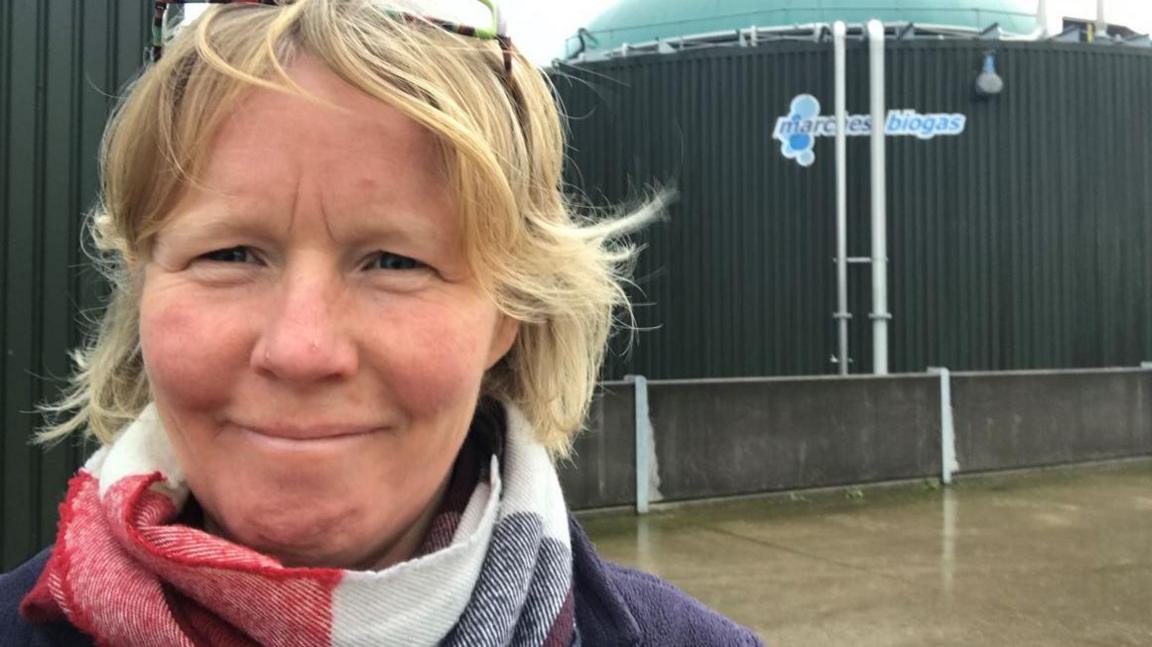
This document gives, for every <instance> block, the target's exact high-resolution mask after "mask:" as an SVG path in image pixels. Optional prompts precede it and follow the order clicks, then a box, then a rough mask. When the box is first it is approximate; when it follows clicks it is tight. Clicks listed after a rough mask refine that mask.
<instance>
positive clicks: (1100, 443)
mask: <svg viewBox="0 0 1152 647" xmlns="http://www.w3.org/2000/svg"><path fill="white" fill-rule="evenodd" d="M952 407H953V411H954V416H955V425H956V455H957V458H958V460H959V462H960V468H961V470H962V471H965V472H972V471H977V472H978V471H987V470H1002V469H1014V468H1021V467H1036V466H1042V465H1054V464H1060V463H1072V462H1077V461H1089V460H1100V459H1107V458H1120V457H1125V456H1138V455H1145V454H1152V371H1135V370H1101V371H1075V372H1071V371H1070V372H1059V373H1038V372H1022V373H961V374H958V375H955V376H954V377H953V380H952Z"/></svg>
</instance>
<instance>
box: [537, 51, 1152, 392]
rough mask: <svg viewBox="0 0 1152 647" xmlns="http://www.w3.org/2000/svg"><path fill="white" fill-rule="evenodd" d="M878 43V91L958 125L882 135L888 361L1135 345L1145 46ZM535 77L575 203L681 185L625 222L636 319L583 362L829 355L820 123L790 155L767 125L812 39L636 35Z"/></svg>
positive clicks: (730, 372)
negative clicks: (639, 219)
mask: <svg viewBox="0 0 1152 647" xmlns="http://www.w3.org/2000/svg"><path fill="white" fill-rule="evenodd" d="M987 49H994V50H996V51H997V52H998V61H999V67H998V69H999V72H1000V74H1001V75H1002V76H1003V78H1004V80H1005V83H1006V86H1005V90H1004V92H1003V94H1002V95H1000V96H998V97H996V98H993V99H990V100H987V101H983V100H978V99H976V98H974V95H973V91H972V87H973V81H974V79H975V77H976V74H977V72H978V71H979V70H980V66H981V63H982V60H983V52H984V51H985V50H987ZM887 52H888V61H887V68H886V70H887V83H888V89H887V101H888V106H889V107H890V108H914V109H916V110H918V111H920V112H921V113H928V112H944V113H948V112H962V113H965V114H966V115H967V116H968V125H967V131H966V132H965V133H964V134H963V135H961V136H959V137H939V138H936V139H933V140H930V141H918V140H916V139H915V138H910V137H899V138H892V137H890V138H888V140H887V141H888V223H889V234H888V240H889V243H888V252H889V257H890V260H891V263H890V279H889V292H890V306H891V311H892V313H893V315H894V319H893V321H892V324H891V330H890V350H891V355H890V365H891V367H892V369H893V370H895V371H922V370H924V368H925V367H927V366H931V365H939V366H948V367H951V368H953V369H991V370H995V369H1021V368H1049V367H1085V366H1115V365H1133V364H1137V363H1139V362H1140V361H1141V360H1148V359H1152V216H1150V214H1152V188H1150V180H1152V122H1150V121H1149V119H1148V107H1149V106H1152V51H1149V50H1144V49H1135V48H1122V47H1092V46H1086V45H1077V44H1070V45H1062V44H1053V43H1011V44H1010V43H997V42H988V41H983V42H980V41H972V42H958V41H953V42H946V41H936V42H895V43H889V46H888V49H887ZM848 61H849V84H848V85H849V88H848V108H849V111H850V112H851V113H867V111H868V78H867V52H866V49H865V48H864V45H863V44H862V43H852V44H850V47H849V52H848ZM554 78H555V82H556V84H557V86H558V92H559V95H560V96H561V98H562V100H563V102H564V104H565V106H566V110H567V112H568V114H569V115H570V117H571V133H572V137H571V138H572V145H573V150H572V151H571V153H570V157H571V160H572V162H573V163H572V165H571V166H570V168H571V169H572V172H571V173H570V181H571V183H572V184H573V186H575V187H576V188H577V189H579V190H581V191H582V192H584V193H585V194H586V195H587V196H588V198H589V199H590V201H591V202H593V203H595V204H605V203H613V202H617V201H620V200H623V199H627V198H629V197H630V196H631V197H635V195H636V192H637V190H638V187H643V186H644V185H645V184H648V183H651V182H653V181H664V182H668V181H672V182H675V184H676V185H677V186H678V188H679V190H680V194H681V201H680V203H679V204H677V205H675V207H674V208H672V210H671V218H670V219H669V220H668V221H667V222H664V223H660V224H657V225H655V226H654V227H652V228H651V230H650V231H649V232H648V233H647V234H646V235H644V236H642V237H641V241H642V242H644V243H645V244H646V245H647V246H648V248H647V250H646V251H645V252H644V254H643V256H642V260H641V262H640V264H639V267H638V270H637V276H638V283H639V285H640V287H641V289H642V290H643V294H642V295H638V297H637V298H638V300H639V301H640V302H641V303H644V304H645V305H642V306H640V307H638V308H637V309H636V313H637V319H638V324H639V325H640V326H641V327H643V328H645V329H647V330H646V331H645V332H641V333H639V335H638V336H637V343H636V344H635V346H634V347H633V349H632V351H631V353H630V354H628V355H620V354H617V355H615V356H614V357H612V358H611V360H610V363H609V366H608V367H607V369H606V373H607V375H606V377H611V378H618V377H621V376H623V375H624V374H626V373H637V374H643V375H647V376H649V377H652V378H699V377H730V376H753V375H780V374H820V373H829V372H834V371H835V365H834V364H832V363H831V362H830V358H832V357H833V356H834V355H835V353H836V341H835V324H834V321H833V319H832V313H833V312H834V311H835V294H836V293H835V289H836V279H835V266H834V263H833V257H834V255H835V222H834V217H835V212H834V209H835V183H834V173H835V171H834V156H833V146H832V140H831V139H830V138H828V139H824V140H821V141H819V142H818V143H817V147H816V163H815V164H814V165H813V166H812V167H810V168H801V167H799V166H798V165H797V164H796V163H795V162H793V161H791V160H786V159H784V158H783V157H782V156H781V154H780V150H779V143H778V142H777V141H774V140H773V139H772V131H773V127H774V125H775V120H776V118H777V117H779V116H782V115H784V114H786V113H787V109H788V107H789V102H790V101H791V99H792V97H794V96H795V95H797V94H800V93H804V92H808V93H812V94H814V95H816V96H817V97H818V98H819V99H820V100H821V102H822V107H823V110H822V112H824V113H828V112H830V110H831V106H832V56H831V45H830V44H807V43H791V44H775V45H762V46H761V47H758V48H727V49H713V50H706V51H697V52H692V53H684V54H672V55H652V56H637V57H634V58H626V59H617V60H614V61H607V62H601V63H589V64H586V65H583V66H580V67H563V68H561V69H560V70H559V71H558V73H556V74H554ZM848 146H849V176H850V179H849V184H850V189H849V190H850V197H849V199H850V204H851V206H850V210H849V211H850V213H849V226H850V231H851V233H850V248H849V255H850V256H868V255H869V244H870V243H869V236H870V234H869V200H870V197H869V174H870V169H869V156H868V139H867V138H866V137H864V138H849V144H848ZM850 285H851V291H850V301H851V310H852V312H853V313H854V315H855V319H854V320H853V321H852V324H851V326H852V327H851V342H852V357H853V360H854V364H853V372H867V371H868V370H870V368H871V361H872V357H871V325H870V320H869V319H868V313H869V311H870V309H871V296H870V289H871V288H870V269H869V266H867V265H853V266H851V268H850ZM616 346H617V348H618V349H619V347H620V346H621V344H619V343H617V344H616Z"/></svg>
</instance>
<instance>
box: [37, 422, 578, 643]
mask: <svg viewBox="0 0 1152 647" xmlns="http://www.w3.org/2000/svg"><path fill="white" fill-rule="evenodd" d="M495 414H496V418H498V419H500V420H498V422H497V424H500V423H504V427H505V434H504V446H503V452H502V455H501V456H499V457H498V456H496V455H491V456H490V457H489V455H488V454H485V455H484V458H485V460H487V461H489V462H490V468H488V469H476V470H473V475H472V477H471V479H469V478H461V475H460V471H461V469H462V468H461V464H462V462H463V461H458V463H457V473H456V474H454V477H453V483H452V485H451V486H450V491H449V495H448V496H447V497H446V501H445V505H444V506H442V508H441V510H440V512H439V514H438V515H437V517H436V518H435V519H434V520H433V523H432V527H431V529H430V531H429V535H428V538H427V539H426V540H425V543H424V547H423V548H422V549H421V551H420V552H419V553H418V556H417V557H414V558H412V559H410V560H408V561H406V562H402V563H400V564H396V565H394V566H391V567H389V568H387V569H384V570H381V571H347V570H338V569H327V568H287V567H284V566H282V565H281V564H280V563H279V562H278V561H277V560H275V559H273V558H271V557H268V556H265V555H262V554H260V553H257V552H255V551H253V550H251V549H249V548H246V547H244V546H240V545H237V544H233V543H231V542H229V541H226V540H224V539H221V538H219V537H216V536H213V535H210V534H208V533H206V532H204V531H203V530H200V529H198V528H195V527H192V526H189V525H185V524H183V523H180V521H179V520H180V516H181V511H182V509H183V508H184V507H185V504H186V502H187V500H188V489H187V486H186V485H185V483H184V479H183V474H182V472H181V470H180V467H179V465H178V464H177V463H176V460H175V457H174V454H173V451H172V448H171V445H170V444H169V443H168V438H167V435H166V434H165V433H164V430H163V428H162V427H161V424H160V421H159V418H158V417H157V415H156V412H155V409H154V408H153V407H148V408H147V409H145V411H144V412H143V413H141V415H140V417H139V418H138V419H137V420H136V421H135V422H134V423H133V424H131V425H129V426H128V427H127V428H126V429H125V430H124V431H123V432H122V433H121V434H120V435H119V436H118V437H117V439H116V440H115V441H114V442H113V443H112V444H110V445H108V446H106V447H104V448H102V449H101V450H99V451H98V452H96V454H94V455H93V456H92V458H91V459H89V461H88V462H87V464H86V465H85V466H84V468H83V469H81V470H80V472H79V473H78V474H77V475H76V476H75V477H73V479H72V481H71V483H70V485H69V489H68V495H67V498H66V499H65V501H64V503H63V504H62V505H61V509H60V511H61V519H60V528H59V533H58V535H57V538H56V546H55V548H54V549H53V552H52V557H51V558H50V560H49V562H48V565H47V567H46V568H45V570H44V573H43V574H42V575H41V577H40V580H39V581H38V582H37V584H36V586H35V588H34V589H33V590H32V592H31V593H29V595H28V597H27V598H25V600H24V603H23V605H22V608H21V610H22V612H23V613H24V615H25V617H27V618H28V619H29V620H31V621H36V622H52V621H65V620H66V621H67V622H70V623H71V624H72V625H74V626H75V627H77V628H78V629H80V630H81V631H83V632H85V633H87V634H89V635H91V636H93V637H94V638H95V639H96V643H97V644H99V645H109V646H113V645H114V646H134V647H135V646H140V647H149V646H153V645H155V646H157V647H161V646H163V647H177V646H179V647H192V646H201V645H213V646H216V645H219V646H228V647H231V646H241V645H243V646H250V645H266V646H268V647H280V646H285V647H287V646H297V645H298V646H301V647H304V646H308V647H315V646H320V645H365V646H367V645H373V646H376V645H405V646H408V645H461V646H463V645H468V646H470V647H471V646H475V645H493V646H495V645H524V646H528V645H532V646H535V645H548V646H549V647H552V646H561V645H564V646H566V645H569V644H570V643H571V642H572V638H573V633H574V612H573V599H572V592H571V583H572V557H571V546H570V540H569V531H568V520H567V510H566V507H565V504H564V498H563V495H562V493H561V491H560V484H559V481H558V480H557V477H556V472H555V469H554V468H553V465H552V462H551V460H550V458H549V456H548V454H547V452H546V451H545V450H544V448H543V447H542V446H540V445H539V444H538V443H536V441H535V440H534V438H533V434H532V430H531V429H530V428H529V425H528V424H527V422H526V420H525V419H524V417H523V415H522V414H520V412H519V411H517V410H516V409H515V408H514V407H507V406H506V407H504V411H499V410H497V411H495ZM481 462H483V461H481ZM501 462H502V463H503V464H501ZM479 467H484V466H483V465H480V466H479ZM473 484H474V485H473ZM461 488H463V489H461Z"/></svg>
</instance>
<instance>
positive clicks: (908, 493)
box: [582, 461, 1152, 647]
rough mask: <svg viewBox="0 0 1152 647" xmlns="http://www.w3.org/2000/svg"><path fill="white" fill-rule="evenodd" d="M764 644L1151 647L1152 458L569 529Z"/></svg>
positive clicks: (605, 517)
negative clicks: (582, 532) (749, 631)
mask: <svg viewBox="0 0 1152 647" xmlns="http://www.w3.org/2000/svg"><path fill="white" fill-rule="evenodd" d="M582 522H583V523H584V525H585V528H586V529H587V531H588V533H589V535H590V536H591V537H592V539H593V541H594V542H595V543H596V545H597V547H598V548H599V550H600V551H601V553H602V554H603V555H604V556H605V557H607V558H608V559H612V560H614V561H617V562H620V563H624V564H628V565H632V566H636V567H638V568H641V569H643V570H646V571H650V572H653V573H656V574H658V575H660V576H662V577H664V578H667V579H668V580H671V581H672V582H673V583H674V584H676V585H677V586H680V587H681V588H683V589H684V590H685V591H687V592H688V593H690V594H691V595H693V596H695V597H697V598H698V599H700V600H701V601H703V602H704V603H705V604H707V605H709V606H711V607H712V608H714V609H717V610H719V611H721V612H722V613H724V614H726V615H728V616H729V617H731V618H733V619H734V620H736V621H737V622H739V623H741V624H743V625H745V626H748V627H751V628H752V629H753V630H755V631H756V632H757V633H758V634H759V635H760V636H761V637H762V638H763V639H764V640H765V641H766V642H768V643H769V644H770V645H774V646H779V647H793V646H800V645H820V646H824V645H852V646H853V647H869V646H879V645H883V646H885V647H891V646H898V645H917V646H920V645H931V646H933V647H936V646H940V645H1012V646H1025V645H1036V646H1040V645H1043V646H1045V647H1061V646H1066V645H1067V646H1071V645H1076V646H1084V645H1099V646H1105V645H1106V646H1108V647H1114V646H1118V645H1152V461H1138V462H1127V463H1120V464H1112V465H1099V466H1094V467H1081V468H1069V469H1061V470H1052V471H1044V472H1031V473H1017V474H1011V475H1003V476H995V477H980V478H970V479H965V480H962V481H961V482H959V483H958V484H956V485H955V486H953V487H952V488H949V489H946V490H945V489H940V488H939V487H938V486H936V485H935V484H931V483H924V484H914V485H901V486H892V487H883V488H867V489H864V490H862V491H861V490H855V489H845V490H838V491H824V492H820V493H806V494H803V495H791V496H789V495H784V496H776V497H772V498H762V499H758V500H743V501H739V502H727V503H718V504H708V505H692V506H684V507H680V508H676V509H670V510H666V511H662V512H656V513H653V514H651V515H650V516H648V517H647V518H637V517H635V516H632V515H631V514H620V513H613V514H607V513H593V514H587V515H583V516H582Z"/></svg>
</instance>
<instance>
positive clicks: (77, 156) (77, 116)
mask: <svg viewBox="0 0 1152 647" xmlns="http://www.w3.org/2000/svg"><path fill="white" fill-rule="evenodd" d="M146 13H147V7H145V6H144V4H143V3H141V2H138V1H136V0H52V2H45V1H42V0H14V1H13V0H6V1H4V2H0V208H2V209H3V214H2V216H3V223H4V227H3V230H2V233H0V281H3V285H4V286H5V291H4V295H3V304H2V308H3V310H2V312H0V339H2V340H3V348H4V353H3V356H2V357H0V374H2V375H3V378H4V388H3V390H2V392H0V393H2V400H0V411H3V417H4V418H3V422H4V428H3V431H2V434H0V519H3V525H2V531H0V565H2V566H3V568H4V569H8V568H11V567H12V566H14V565H16V564H17V563H19V562H20V561H22V560H23V559H24V558H26V557H28V556H29V555H31V554H32V553H34V552H35V551H37V550H39V549H40V548H41V547H43V546H44V545H45V544H47V543H50V542H51V540H52V537H53V536H54V535H55V525H56V505H57V504H58V502H59V500H60V498H61V495H62V494H63V491H64V485H65V482H66V480H67V478H68V476H69V475H70V474H71V473H72V472H74V471H75V469H76V466H77V464H78V462H79V461H80V460H81V451H80V449H79V448H76V447H72V446H64V447H58V448H56V449H54V450H53V451H51V452H48V453H44V452H42V451H41V450H40V449H37V448H33V447H30V446H29V445H28V440H29V438H30V436H31V434H32V431H33V430H34V428H35V427H36V426H37V425H38V424H39V420H38V418H37V416H36V415H34V414H33V413H32V412H33V411H34V409H35V405H36V403H38V402H41V401H43V400H44V399H46V398H49V397H51V396H52V393H53V391H52V388H53V387H52V382H49V381H48V380H46V379H45V378H60V377H63V376H66V375H67V374H68V372H69V365H68V362H67V355H66V353H67V349H69V348H72V347H75V346H77V345H78V344H79V343H80V339H81V338H80V334H79V332H78V328H77V326H76V325H75V321H76V320H77V318H78V315H79V313H80V312H81V310H82V309H85V308H91V307H95V304H96V303H97V302H98V296H99V295H98V291H99V290H100V289H101V288H100V283H99V281H97V280H96V279H95V277H93V276H92V275H91V273H90V272H86V271H83V270H82V267H83V256H82V255H81V253H80V251H79V249H80V247H79V241H80V235H81V224H82V214H83V213H84V211H85V210H86V209H87V208H88V207H90V205H91V203H92V201H93V198H94V197H95V195H96V189H97V174H96V158H97V150H98V146H99V141H100V134H101V132H102V131H103V127H104V122H105V121H106V120H107V117H108V113H109V110H110V109H111V107H112V105H113V103H114V100H115V99H114V98H115V96H116V93H117V90H118V89H119V88H120V87H121V86H122V85H123V84H124V82H125V81H127V80H128V79H129V78H130V77H131V76H132V75H133V73H134V72H135V70H136V69H137V68H138V67H139V65H140V63H141V61H142V60H143V58H142V57H143V51H144V49H143V48H144V33H145V24H146V17H147V16H146Z"/></svg>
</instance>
